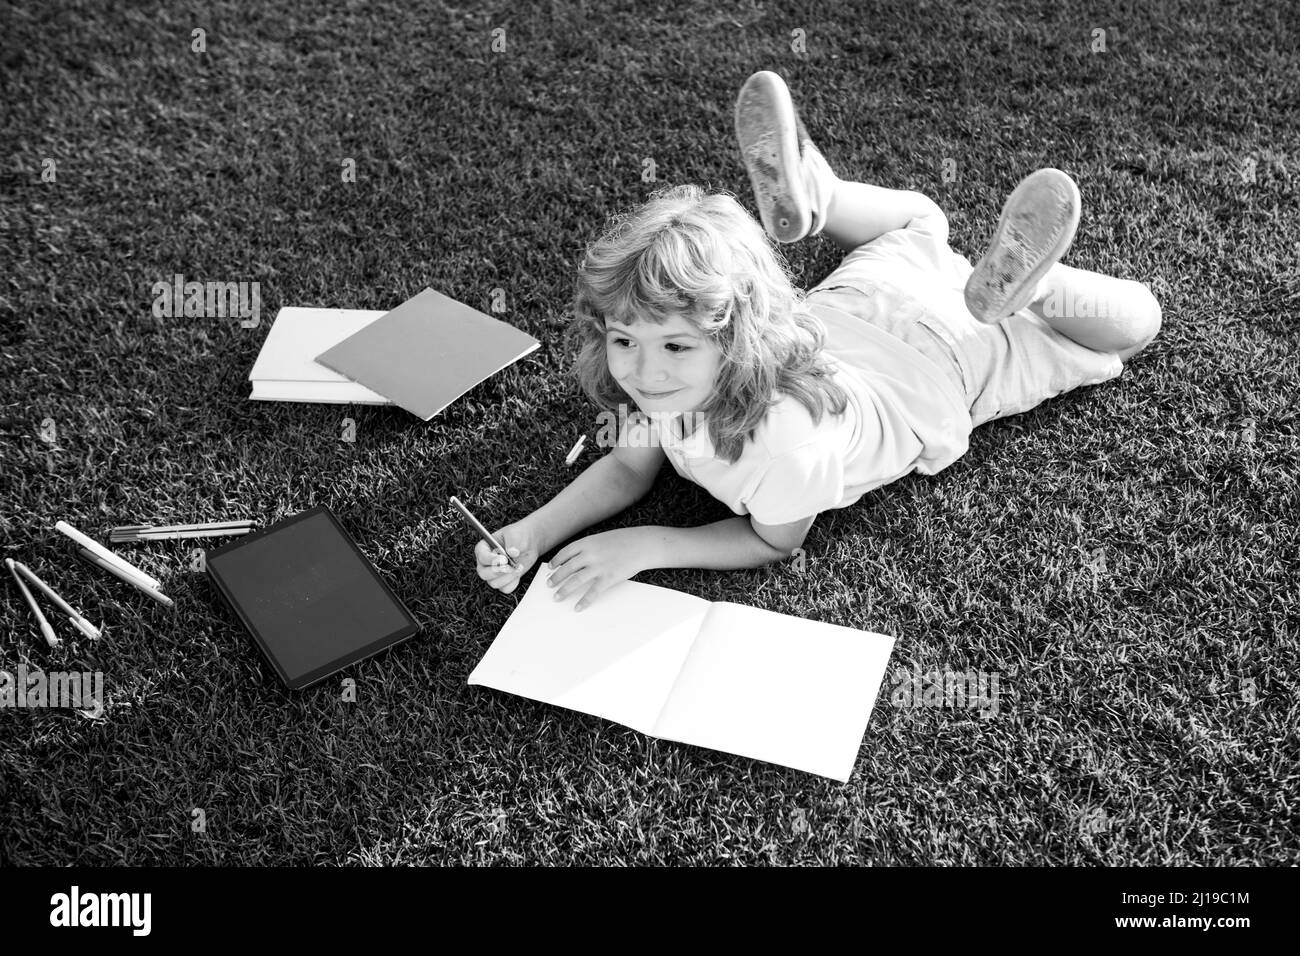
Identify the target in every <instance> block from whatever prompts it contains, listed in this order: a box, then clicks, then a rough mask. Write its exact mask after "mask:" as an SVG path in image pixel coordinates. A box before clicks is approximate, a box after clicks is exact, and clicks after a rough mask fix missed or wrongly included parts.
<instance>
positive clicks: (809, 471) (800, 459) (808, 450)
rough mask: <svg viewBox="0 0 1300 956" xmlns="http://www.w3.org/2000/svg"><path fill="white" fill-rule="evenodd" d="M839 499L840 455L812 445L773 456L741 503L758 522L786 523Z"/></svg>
mask: <svg viewBox="0 0 1300 956" xmlns="http://www.w3.org/2000/svg"><path fill="white" fill-rule="evenodd" d="M843 498H844V461H843V458H842V456H841V455H839V454H837V453H836V452H835V451H834V450H833V449H832V448H829V447H826V446H823V445H817V444H812V445H805V446H803V447H801V448H797V449H795V450H794V451H789V452H786V453H784V454H782V455H778V456H777V457H775V458H773V459H772V460H771V462H770V463H769V464H768V466H767V468H765V469H764V470H763V472H762V474H761V475H760V476H759V479H758V483H757V484H756V485H755V487H754V491H753V492H752V493H751V494H750V496H749V497H748V498H747V499H746V500H745V505H746V507H747V508H748V509H749V514H750V516H751V517H753V519H754V520H755V521H757V522H758V523H759V524H787V523H789V522H791V521H798V520H799V519H800V518H807V517H810V516H812V515H815V514H819V513H820V512H823V511H828V510H830V509H831V508H837V507H839V503H840V501H841V500H843Z"/></svg>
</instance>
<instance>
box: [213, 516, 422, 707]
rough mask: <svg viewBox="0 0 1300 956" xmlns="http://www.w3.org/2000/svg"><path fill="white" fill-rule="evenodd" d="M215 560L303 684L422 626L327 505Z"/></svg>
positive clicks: (234, 601)
mask: <svg viewBox="0 0 1300 956" xmlns="http://www.w3.org/2000/svg"><path fill="white" fill-rule="evenodd" d="M205 558H206V562H205V563H206V565H207V571H208V575H209V577H210V578H211V579H212V582H213V583H214V584H215V585H216V587H217V590H218V591H220V592H221V594H222V596H223V597H224V598H225V599H226V603H227V604H229V605H230V608H231V610H233V611H234V612H235V615H236V616H237V617H238V618H239V620H240V621H241V622H243V625H244V627H245V628H247V630H248V632H249V634H251V635H252V636H253V641H254V642H255V643H256V644H257V646H258V647H260V648H261V649H262V653H263V654H264V655H266V659H267V660H268V661H269V662H270V663H271V666H272V667H273V668H274V669H275V672H276V673H277V674H278V675H279V676H280V680H282V681H284V683H285V684H286V685H287V686H288V687H290V688H291V689H293V690H299V689H301V688H303V687H307V686H309V685H311V684H314V683H316V682H317V681H319V680H323V679H324V678H326V677H328V676H329V675H331V674H333V673H335V672H336V671H339V670H342V669H343V668H344V667H347V666H348V665H349V664H354V663H356V662H357V661H359V660H363V659H364V658H367V657H370V656H371V655H372V654H377V653H379V652H380V651H382V650H384V649H385V648H388V647H391V646H392V645H394V644H397V643H400V642H401V641H404V640H406V639H407V638H408V637H411V636H413V635H415V634H417V633H419V630H420V625H419V624H418V623H417V622H416V620H415V618H414V617H413V616H412V615H411V612H410V611H409V610H407V608H406V605H404V604H403V603H402V602H401V600H399V599H398V597H397V595H395V594H394V593H393V592H392V590H391V589H390V588H389V587H388V585H387V584H385V583H384V581H383V579H382V578H380V577H379V572H378V571H376V570H375V567H374V565H373V564H371V563H370V561H369V560H368V559H367V558H366V556H365V555H364V554H362V553H361V549H360V548H358V547H357V545H356V542H355V541H353V540H352V537H351V535H349V534H348V533H347V531H346V530H345V529H344V527H343V525H342V524H340V523H339V520H338V518H336V517H335V516H334V515H333V513H332V512H331V511H330V510H329V509H328V508H326V507H324V506H323V505H322V506H320V507H317V508H312V509H311V510H310V511H304V512H303V513H302V514H297V515H294V516H293V517H291V518H285V519H284V520H283V521H278V522H276V523H275V524H273V525H271V526H270V527H268V528H266V529H264V530H262V531H259V532H255V533H253V534H250V535H247V536H246V537H243V538H241V539H239V540H238V541H234V542H232V543H230V544H227V545H224V546H222V547H220V548H216V549H214V550H212V551H208V552H206V554H205Z"/></svg>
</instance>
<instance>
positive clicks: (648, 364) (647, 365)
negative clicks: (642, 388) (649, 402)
mask: <svg viewBox="0 0 1300 956" xmlns="http://www.w3.org/2000/svg"><path fill="white" fill-rule="evenodd" d="M636 375H637V378H638V379H640V380H641V381H643V382H654V381H657V380H658V379H660V378H663V377H664V372H663V369H662V368H660V367H659V365H658V363H657V362H656V361H655V359H654V358H653V357H652V356H650V355H648V354H647V352H645V351H642V352H641V354H640V355H639V356H637V360H636Z"/></svg>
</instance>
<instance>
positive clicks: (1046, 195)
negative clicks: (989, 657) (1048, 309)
mask: <svg viewBox="0 0 1300 956" xmlns="http://www.w3.org/2000/svg"><path fill="white" fill-rule="evenodd" d="M1079 209H1080V201H1079V187H1078V186H1076V185H1075V184H1074V180H1072V179H1071V178H1070V177H1069V176H1067V175H1066V174H1065V173H1063V172H1061V171H1060V170H1059V169H1040V170H1038V171H1037V172H1033V173H1030V174H1029V175H1028V176H1026V177H1025V178H1024V179H1022V180H1021V181H1020V185H1018V186H1017V187H1016V188H1015V190H1013V191H1012V193H1011V195H1010V196H1008V197H1007V201H1006V203H1005V204H1004V205H1003V206H1002V215H1001V216H1000V217H999V218H998V226H997V229H996V230H994V233H993V241H992V242H991V243H990V244H989V250H988V252H986V253H985V254H984V257H983V258H982V259H980V261H979V263H978V264H977V265H976V266H975V269H974V271H972V272H971V274H970V278H969V279H967V280H966V290H965V298H966V308H968V309H969V310H970V313H971V315H973V316H975V318H977V319H979V320H980V321H981V322H996V321H998V320H999V319H1001V318H1004V317H1006V316H1008V315H1012V314H1014V313H1016V312H1019V311H1020V310H1021V309H1023V308H1024V307H1025V306H1026V305H1028V304H1029V303H1030V301H1032V299H1033V296H1034V290H1035V289H1036V288H1037V287H1038V282H1039V280H1040V279H1041V278H1042V277H1043V276H1044V275H1045V274H1046V273H1047V270H1048V269H1050V268H1051V267H1052V266H1053V265H1055V264H1056V263H1057V262H1058V261H1059V260H1060V258H1061V256H1063V255H1064V254H1065V250H1066V249H1068V248H1070V243H1071V242H1073V241H1074V233H1075V230H1076V229H1078V227H1079Z"/></svg>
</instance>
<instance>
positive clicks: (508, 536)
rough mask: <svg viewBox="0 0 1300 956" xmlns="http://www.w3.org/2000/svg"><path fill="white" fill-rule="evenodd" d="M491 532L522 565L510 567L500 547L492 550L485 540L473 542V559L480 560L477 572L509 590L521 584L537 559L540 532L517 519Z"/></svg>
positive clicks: (498, 587) (509, 591)
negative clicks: (499, 549) (521, 580)
mask: <svg viewBox="0 0 1300 956" xmlns="http://www.w3.org/2000/svg"><path fill="white" fill-rule="evenodd" d="M492 536H493V537H495V538H496V539H497V540H498V541H500V542H501V544H502V546H503V547H504V548H505V549H506V550H507V551H509V552H510V555H511V556H512V557H513V558H514V559H515V563H516V564H518V565H519V569H518V570H515V569H514V568H512V567H510V565H509V563H508V562H507V561H506V559H505V557H504V556H503V555H502V554H501V552H500V551H495V550H493V548H492V546H491V545H490V544H488V543H487V542H486V541H480V542H479V543H478V544H476V545H475V546H474V560H475V561H476V562H477V564H478V576H479V577H481V578H482V579H483V580H484V581H486V582H487V583H488V584H489V585H491V586H492V587H494V588H496V589H497V590H498V591H502V592H504V593H506V594H509V593H511V592H512V591H514V589H515V588H517V587H519V581H520V579H521V578H522V577H523V576H524V572H525V571H527V570H528V569H529V568H531V567H532V566H533V565H534V564H535V563H536V562H537V556H538V554H539V553H540V546H541V542H540V541H539V540H538V536H537V533H536V532H535V531H534V530H533V528H532V527H531V526H530V525H528V524H527V523H526V522H523V521H517V522H515V523H514V524H508V525H506V526H505V527H504V528H500V529H498V530H496V531H493V532H492Z"/></svg>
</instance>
